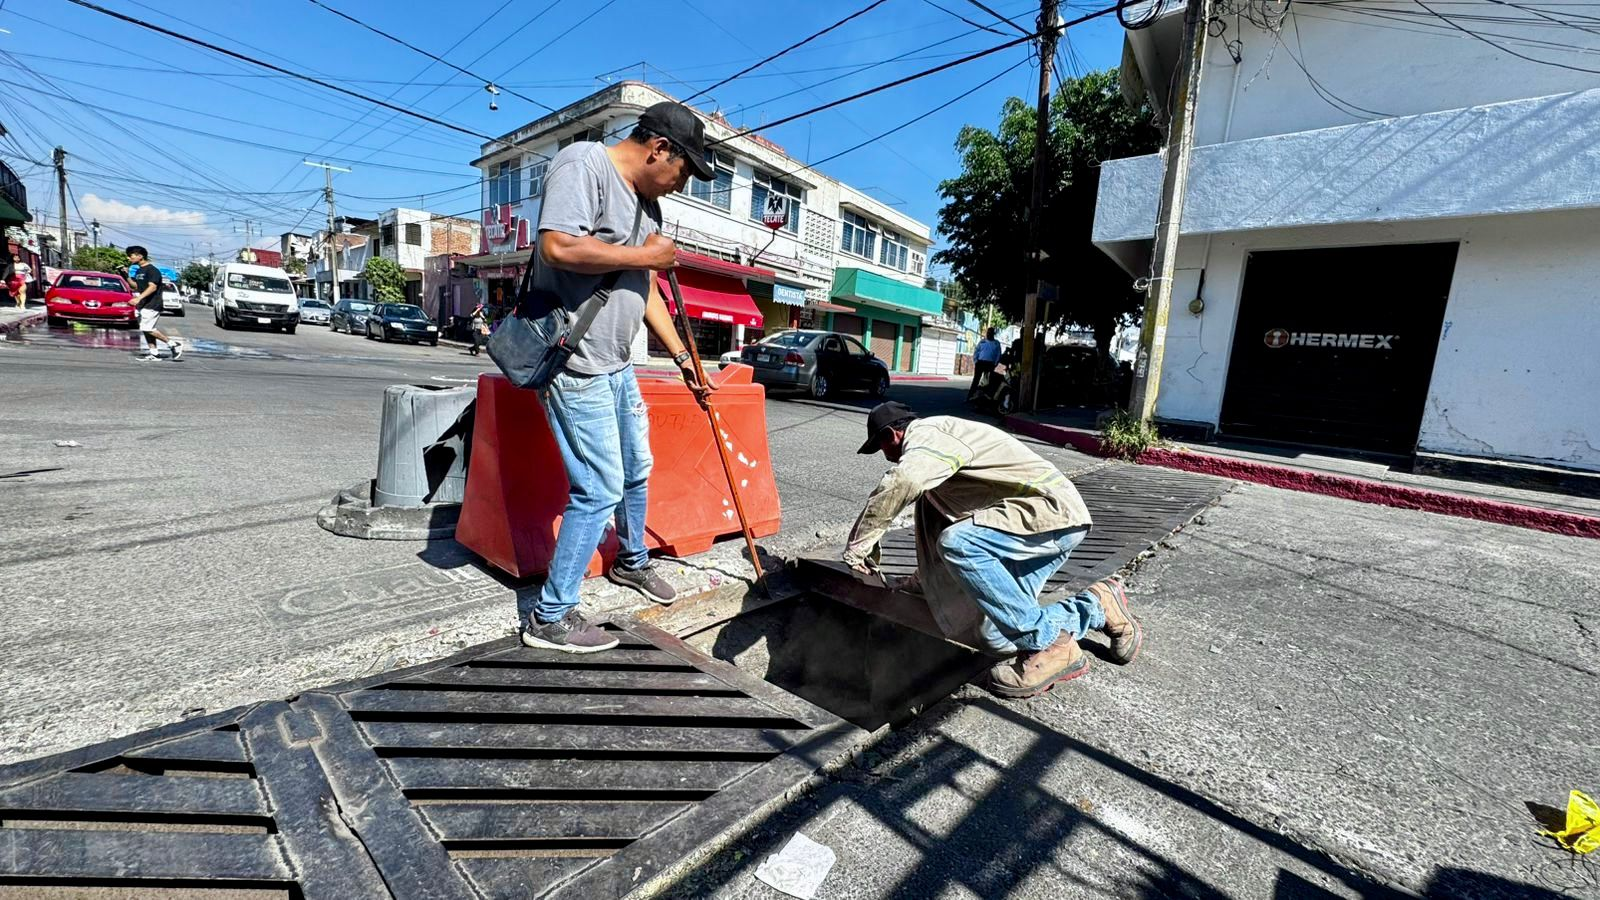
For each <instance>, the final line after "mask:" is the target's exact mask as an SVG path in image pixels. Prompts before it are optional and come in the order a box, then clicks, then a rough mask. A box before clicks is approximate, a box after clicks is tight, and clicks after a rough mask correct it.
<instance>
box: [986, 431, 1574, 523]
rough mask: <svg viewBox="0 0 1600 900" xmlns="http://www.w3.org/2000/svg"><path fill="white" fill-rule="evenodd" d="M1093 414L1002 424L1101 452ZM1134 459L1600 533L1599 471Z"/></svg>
mask: <svg viewBox="0 0 1600 900" xmlns="http://www.w3.org/2000/svg"><path fill="white" fill-rule="evenodd" d="M1092 421H1093V414H1092V413H1088V412H1086V411H1084V410H1077V409H1065V410H1046V411H1042V412H1038V413H1028V414H1023V415H1013V416H1008V417H1007V419H1006V427H1007V428H1009V429H1010V430H1012V431H1014V432H1017V433H1019V434H1025V435H1028V436H1030V437H1034V438H1037V439H1039V440H1042V441H1045V442H1048V443H1051V444H1055V445H1057V446H1062V447H1072V448H1074V449H1077V450H1079V451H1082V452H1085V453H1099V447H1100V433H1099V432H1098V431H1096V430H1095V429H1094V427H1093V425H1092ZM1137 461H1138V462H1139V463H1141V464H1144V465H1158V466H1166V467H1169V468H1175V469H1182V470H1185V471H1190V472H1203V473H1205V474H1209V475H1220V476H1223V477H1227V478H1236V479H1239V480H1241V481H1253V482H1257V483H1260V484H1270V485H1273V486H1275V487H1281V488H1288V489H1290V490H1298V491H1306V492H1309V493H1316V494H1325V495H1328V496H1334V497H1343V498H1345V499H1348V500H1358V501H1361V502H1363V503H1377V504H1382V505H1385V506H1396V507H1401V508H1406V509H1420V510H1424V511H1427V512H1435V513H1442V514H1445V515H1452V516H1460V517H1463V518H1468V519H1477V520H1479V521H1485V522H1498V523H1500V524H1503V525H1515V526H1518V527H1522V528H1533V529H1537V530H1540V531H1549V532H1553V533H1556V534H1568V535H1575V536H1580V537H1591V538H1600V475H1595V476H1589V475H1586V474H1583V473H1570V474H1569V473H1565V472H1561V473H1560V474H1561V475H1562V476H1563V477H1564V478H1566V479H1567V481H1568V483H1569V484H1571V485H1572V490H1571V492H1568V493H1555V492H1551V491H1545V490H1527V489H1523V488H1518V487H1511V486H1508V485H1504V484H1496V483H1493V482H1484V481H1465V480H1461V479H1457V478H1447V477H1443V476H1438V475H1424V474H1418V473H1415V472H1409V471H1403V470H1400V469H1398V468H1397V467H1395V466H1394V465H1391V461H1392V460H1391V458H1383V457H1373V456H1363V455H1361V454H1355V453H1352V454H1349V455H1340V456H1332V455H1323V454H1319V453H1315V452H1313V451H1311V450H1298V449H1295V448H1285V447H1272V446H1266V445H1253V444H1244V443H1233V442H1225V443H1219V444H1199V443H1188V442H1181V441H1180V442H1174V443H1172V444H1170V445H1169V446H1167V447H1162V448H1153V449H1150V450H1147V451H1145V452H1144V453H1143V454H1141V455H1140V456H1139V459H1138V460H1137ZM1505 467H1506V468H1507V470H1508V473H1507V474H1508V475H1527V474H1529V473H1535V472H1537V473H1539V474H1542V475H1548V476H1550V477H1552V478H1553V477H1554V476H1555V473H1557V471H1558V470H1553V469H1551V470H1544V469H1540V468H1539V467H1532V466H1517V465H1515V464H1506V465H1505Z"/></svg>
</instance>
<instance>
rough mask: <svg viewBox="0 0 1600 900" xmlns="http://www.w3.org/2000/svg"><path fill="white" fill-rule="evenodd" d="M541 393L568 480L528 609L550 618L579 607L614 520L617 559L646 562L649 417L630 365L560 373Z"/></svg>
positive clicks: (630, 564) (633, 564)
mask: <svg viewBox="0 0 1600 900" xmlns="http://www.w3.org/2000/svg"><path fill="white" fill-rule="evenodd" d="M543 399H544V410H545V414H546V415H547V416H548V417H549V419H550V430H551V431H552V432H554V433H555V436H556V445H557V446H558V447H560V448H561V461H562V462H563V463H564V464H565V465H566V469H567V481H568V483H569V484H570V485H571V493H570V494H569V496H568V499H567V510H566V512H565V513H563V514H562V517H561V530H560V532H559V533H557V535H556V550H555V555H554V557H552V558H551V560H550V574H549V576H548V577H547V578H546V580H545V583H544V587H543V588H542V589H540V591H539V600H538V602H537V603H536V604H534V607H533V616H534V618H535V619H537V620H538V621H540V622H554V621H556V620H558V619H560V618H561V617H562V616H565V615H566V614H567V613H568V612H570V611H571V610H572V609H573V608H574V607H576V606H577V605H578V591H579V589H580V588H581V587H582V586H583V576H584V573H585V572H586V571H587V570H588V568H589V560H590V559H591V558H592V557H593V556H594V551H595V549H596V548H598V547H599V546H600V542H601V540H602V539H603V538H604V537H605V533H606V526H607V525H609V524H611V523H612V522H613V520H614V521H615V524H616V529H617V541H618V543H619V544H620V545H621V550H620V551H619V552H618V553H617V560H616V562H617V565H620V566H622V567H623V568H627V569H638V568H643V567H644V566H645V565H646V564H647V563H648V562H649V560H650V555H649V552H648V550H647V549H646V548H645V544H644V512H645V488H646V485H647V484H648V483H649V481H650V467H651V464H652V459H651V456H650V415H649V411H648V410H647V409H646V408H645V405H644V397H643V396H642V395H641V394H640V393H639V381H638V379H637V378H636V377H634V374H633V368H632V367H631V366H630V367H628V368H626V369H623V370H622V371H620V372H613V373H611V374H610V375H572V374H569V373H566V372H562V373H560V374H558V375H556V377H555V381H553V382H552V383H551V385H550V387H549V388H548V389H546V390H545V391H544V393H543Z"/></svg>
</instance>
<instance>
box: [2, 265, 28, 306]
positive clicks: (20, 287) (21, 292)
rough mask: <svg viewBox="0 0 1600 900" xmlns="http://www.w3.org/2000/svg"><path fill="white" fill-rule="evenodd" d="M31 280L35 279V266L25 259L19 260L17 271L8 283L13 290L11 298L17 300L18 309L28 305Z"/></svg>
mask: <svg viewBox="0 0 1600 900" xmlns="http://www.w3.org/2000/svg"><path fill="white" fill-rule="evenodd" d="M31 281H33V266H30V265H28V264H27V263H26V262H24V261H23V260H17V266H16V271H15V272H14V273H13V274H12V276H11V281H10V282H9V283H8V284H7V285H6V286H7V287H8V288H9V289H10V290H11V299H13V300H15V301H16V302H17V309H22V308H23V307H25V306H27V305H28V283H29V282H31Z"/></svg>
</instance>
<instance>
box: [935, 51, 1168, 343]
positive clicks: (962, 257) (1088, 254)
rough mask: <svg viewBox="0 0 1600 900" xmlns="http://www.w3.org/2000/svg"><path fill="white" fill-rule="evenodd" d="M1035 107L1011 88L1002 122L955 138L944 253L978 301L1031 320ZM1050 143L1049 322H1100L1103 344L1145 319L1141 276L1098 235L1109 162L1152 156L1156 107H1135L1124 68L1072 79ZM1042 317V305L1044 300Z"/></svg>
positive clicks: (1059, 96)
mask: <svg viewBox="0 0 1600 900" xmlns="http://www.w3.org/2000/svg"><path fill="white" fill-rule="evenodd" d="M1035 121H1036V111H1035V108H1034V106H1033V105H1031V104H1029V103H1025V102H1023V101H1022V100H1021V99H1019V98H1016V97H1012V98H1010V99H1008V100H1006V101H1005V103H1004V104H1003V105H1002V107H1001V114H1000V125H999V127H998V128H997V129H995V130H994V131H989V130H987V129H984V128H979V127H977V126H974V125H968V126H967V127H965V128H963V129H961V132H960V134H959V135H958V136H957V138H956V148H957V149H958V150H959V151H960V152H961V163H962V166H961V168H962V171H961V174H960V175H958V176H956V177H955V178H951V179H949V180H947V181H944V182H941V183H940V185H939V194H940V196H941V197H943V198H944V200H945V204H944V206H943V208H941V209H940V210H939V230H940V231H941V232H942V233H943V234H944V235H945V237H946V238H947V239H948V240H949V246H948V247H947V248H946V249H944V250H941V251H940V252H938V253H936V254H934V257H933V258H934V260H935V261H937V262H942V263H945V264H948V265H949V266H950V269H951V272H952V274H953V275H954V276H955V279H956V281H958V282H959V283H960V284H961V286H962V288H963V289H964V293H965V295H966V302H967V303H968V308H970V309H974V310H979V311H981V310H982V308H983V307H985V306H988V305H989V304H994V305H995V306H996V307H998V310H999V312H1000V313H1001V314H1002V315H1003V316H1004V317H1005V318H1007V319H1010V320H1011V321H1013V322H1020V321H1022V319H1023V295H1024V294H1025V293H1026V292H1027V289H1028V287H1027V285H1026V284H1025V283H1024V279H1025V277H1026V275H1025V267H1024V265H1023V262H1024V260H1023V253H1024V251H1025V250H1026V244H1027V221H1028V206H1029V200H1030V198H1031V196H1032V191H1033V144H1034V124H1035ZM1049 141H1050V146H1049V147H1048V152H1047V153H1046V154H1045V171H1044V178H1045V182H1044V183H1045V192H1044V209H1043V215H1042V222H1043V227H1042V228H1041V229H1040V235H1041V237H1040V246H1041V248H1042V249H1043V250H1044V252H1045V253H1046V254H1048V255H1049V259H1048V260H1046V261H1045V262H1044V263H1043V265H1042V266H1041V267H1040V277H1042V278H1043V279H1044V280H1045V281H1049V282H1052V283H1054V284H1056V285H1058V286H1059V287H1060V298H1059V299H1058V300H1057V301H1055V302H1053V303H1051V304H1050V311H1049V319H1050V321H1049V322H1048V323H1046V324H1050V325H1070V326H1074V327H1080V328H1090V329H1093V330H1094V334H1095V342H1096V343H1097V344H1099V346H1100V350H1101V352H1102V353H1104V352H1106V351H1107V349H1108V348H1109V347H1110V344H1111V339H1112V337H1113V336H1114V335H1115V334H1116V331H1117V328H1118V325H1119V323H1120V322H1121V320H1122V319H1123V318H1124V317H1125V316H1132V317H1133V318H1134V319H1137V318H1138V317H1139V315H1140V312H1141V311H1142V309H1143V303H1144V297H1143V295H1142V294H1140V293H1138V292H1136V291H1134V290H1133V279H1132V278H1130V277H1128V274H1127V273H1126V272H1124V271H1122V269H1121V268H1119V267H1118V266H1117V264H1116V263H1114V262H1112V261H1111V259H1110V257H1107V256H1106V255H1105V254H1103V253H1101V252H1100V251H1099V250H1098V249H1096V248H1095V246H1094V245H1093V244H1092V243H1090V234H1091V231H1092V229H1093V225H1094V205H1095V197H1096V193H1097V190H1098V187H1099V180H1100V168H1099V167H1100V163H1102V162H1104V161H1106V160H1111V159H1120V158H1122V157H1126V156H1140V155H1142V154H1146V153H1153V152H1155V151H1156V150H1157V149H1158V148H1159V147H1160V142H1161V135H1160V132H1159V131H1158V130H1157V129H1156V128H1155V127H1154V126H1153V124H1152V121H1151V114H1150V110H1149V108H1148V107H1145V106H1141V107H1140V108H1138V109H1134V108H1131V107H1129V106H1128V104H1127V102H1126V101H1125V100H1124V99H1123V97H1122V92H1121V88H1120V85H1119V83H1118V79H1117V72H1116V70H1115V69H1108V70H1106V71H1104V72H1091V73H1089V74H1087V75H1084V76H1083V77H1082V78H1068V79H1064V80H1063V81H1062V84H1061V90H1060V91H1058V92H1057V93H1056V94H1055V96H1054V97H1052V98H1051V104H1050V131H1049ZM1040 311H1041V314H1042V313H1043V308H1042V306H1041V310H1040Z"/></svg>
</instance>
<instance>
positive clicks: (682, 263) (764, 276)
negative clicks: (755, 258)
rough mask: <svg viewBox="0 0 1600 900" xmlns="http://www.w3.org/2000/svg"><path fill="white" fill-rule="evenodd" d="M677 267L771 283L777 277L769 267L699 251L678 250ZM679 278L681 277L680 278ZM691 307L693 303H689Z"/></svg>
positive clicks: (741, 279) (742, 279) (747, 280)
mask: <svg viewBox="0 0 1600 900" xmlns="http://www.w3.org/2000/svg"><path fill="white" fill-rule="evenodd" d="M678 268H679V270H680V271H681V270H683V269H686V268H688V269H694V270H696V271H700V272H709V273H711V274H713V275H722V276H725V277H728V278H734V279H738V280H740V281H746V282H749V281H759V282H762V283H764V284H771V283H772V282H773V281H775V280H776V279H777V277H778V273H777V272H774V271H772V270H771V269H758V268H756V267H755V266H741V265H739V264H738V263H732V262H728V261H727V260H723V259H717V258H716V257H713V256H702V255H701V254H699V253H690V252H689V251H687V250H679V251H678ZM680 280H681V279H680ZM690 308H691V309H692V308H693V304H690Z"/></svg>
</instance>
